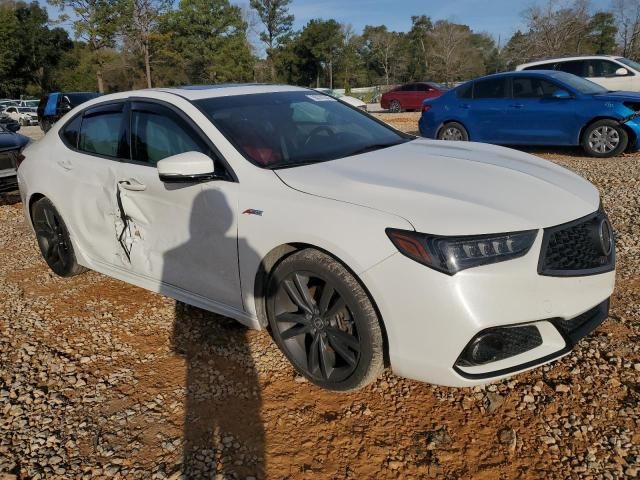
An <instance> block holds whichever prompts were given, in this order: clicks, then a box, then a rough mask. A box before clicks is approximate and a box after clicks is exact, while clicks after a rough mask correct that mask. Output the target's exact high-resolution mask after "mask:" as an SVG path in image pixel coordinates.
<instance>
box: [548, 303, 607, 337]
mask: <svg viewBox="0 0 640 480" xmlns="http://www.w3.org/2000/svg"><path fill="white" fill-rule="evenodd" d="M599 311H600V305H598V306H597V307H594V308H592V309H591V310H588V311H586V312H584V313H583V314H582V315H578V316H577V317H574V318H570V319H568V320H556V327H558V330H560V331H561V332H562V333H564V334H565V335H570V334H571V333H572V332H575V331H576V330H578V329H579V328H580V327H581V326H583V325H584V324H585V323H587V322H588V321H589V320H591V319H592V318H593V317H594V316H595V315H596V313H598V312H599Z"/></svg>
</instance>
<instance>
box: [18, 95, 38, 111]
mask: <svg viewBox="0 0 640 480" xmlns="http://www.w3.org/2000/svg"><path fill="white" fill-rule="evenodd" d="M39 104H40V99H37V98H36V99H25V100H20V106H21V107H31V108H35V109H37V108H38V105H39Z"/></svg>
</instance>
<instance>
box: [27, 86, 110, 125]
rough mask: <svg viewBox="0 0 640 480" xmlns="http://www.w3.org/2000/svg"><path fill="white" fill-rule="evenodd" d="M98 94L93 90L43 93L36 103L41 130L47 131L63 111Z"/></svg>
mask: <svg viewBox="0 0 640 480" xmlns="http://www.w3.org/2000/svg"><path fill="white" fill-rule="evenodd" d="M99 95H100V94H99V93H95V92H53V93H49V94H47V95H45V96H44V97H42V98H41V99H40V103H39V104H38V111H37V112H38V122H39V123H40V128H41V129H42V131H43V132H45V133H46V132H48V131H49V129H50V128H51V126H52V125H53V124H54V123H56V122H57V121H58V120H59V119H60V118H61V117H62V116H63V115H64V114H65V113H67V112H69V111H71V110H72V109H73V108H74V107H77V106H78V105H81V104H82V103H84V102H86V101H88V100H91V99H93V98H96V97H98V96H99Z"/></svg>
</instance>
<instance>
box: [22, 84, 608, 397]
mask: <svg viewBox="0 0 640 480" xmlns="http://www.w3.org/2000/svg"><path fill="white" fill-rule="evenodd" d="M294 89H295V87H280V86H249V85H248V86H238V87H229V88H214V89H208V90H206V89H203V90H175V91H162V90H148V91H141V92H127V93H121V94H115V95H110V96H106V97H100V98H98V99H95V100H92V101H90V102H87V103H86V104H83V105H82V106H81V107H78V108H77V109H75V110H74V111H72V112H70V113H69V114H68V116H67V117H66V118H70V116H72V115H74V113H75V112H77V111H79V110H81V109H85V108H87V107H89V106H91V105H94V104H99V103H102V102H105V101H109V100H113V99H125V98H129V97H135V98H139V97H145V98H149V99H157V100H162V101H164V102H167V103H170V104H172V105H173V106H174V107H175V108H177V109H179V110H181V111H182V112H183V113H184V114H185V115H187V116H189V117H190V118H191V119H192V120H193V121H194V122H195V123H196V124H197V125H198V126H199V127H200V129H201V130H202V132H203V133H204V134H205V135H206V136H207V137H208V138H209V139H211V141H212V143H213V144H214V145H215V147H216V148H217V150H218V151H219V152H220V154H221V156H222V157H223V158H224V159H225V160H226V162H227V163H228V164H229V165H230V166H231V168H232V170H233V172H234V174H235V177H237V181H226V180H212V181H209V182H204V183H200V184H196V185H193V184H189V185H182V186H181V185H179V184H165V183H163V182H161V181H160V180H159V177H158V172H157V169H156V168H155V167H151V166H148V165H145V166H141V165H136V164H131V163H120V162H117V161H113V160H107V159H103V158H96V157H89V156H87V155H85V154H80V153H76V152H74V151H72V150H70V149H69V148H67V147H66V146H65V145H64V144H63V143H62V141H61V140H60V137H59V135H58V131H59V129H60V128H62V127H63V126H64V125H65V123H66V119H65V118H63V119H62V120H60V121H59V122H57V123H56V125H54V126H53V128H52V129H51V131H50V132H48V133H47V135H46V136H45V137H44V139H43V140H41V141H40V142H37V143H35V144H32V145H31V146H29V147H28V149H27V150H26V151H25V155H26V157H27V159H26V160H25V161H24V162H23V164H22V165H21V167H20V169H19V172H18V178H19V182H20V191H21V195H22V199H23V203H24V206H25V214H26V215H27V218H28V219H29V220H30V216H29V211H28V209H29V202H30V200H31V199H32V198H33V195H34V194H35V195H44V196H46V197H48V198H50V199H51V201H52V202H53V204H54V205H55V206H56V207H57V209H58V210H59V212H60V214H61V216H62V217H63V218H64V219H65V221H66V224H67V227H68V229H69V231H70V235H71V239H72V242H73V244H74V247H75V250H76V252H77V255H78V260H79V262H80V263H81V264H82V265H85V266H87V267H89V268H92V269H95V270H97V271H100V272H102V273H105V274H107V275H111V276H113V277H115V278H118V279H121V280H124V281H126V282H129V283H132V284H135V285H139V286H141V287H143V288H147V289H150V290H153V291H157V292H161V293H164V294H166V295H169V296H171V297H173V298H176V299H179V300H181V301H184V302H187V303H190V304H193V305H196V306H198V307H201V308H205V309H208V310H212V311H215V312H218V313H221V314H223V315H228V316H231V317H233V318H235V319H237V320H239V321H241V322H242V323H244V324H246V325H248V326H251V327H254V328H260V327H261V325H260V320H259V314H260V312H259V309H258V308H257V305H256V301H257V300H258V299H256V298H255V293H256V291H257V288H256V285H255V281H256V274H257V272H258V271H259V268H260V265H261V263H262V262H264V260H265V258H266V257H268V255H269V254H270V253H271V252H273V251H275V250H276V249H279V248H282V247H283V246H287V245H293V246H296V245H300V244H304V245H311V246H313V247H315V248H319V249H322V250H324V251H326V252H329V253H330V254H331V255H333V256H334V257H335V258H337V259H339V260H340V261H342V262H343V263H344V264H345V265H347V266H348V267H349V269H350V270H351V271H352V272H353V273H354V274H355V275H356V276H357V277H358V278H359V279H360V281H361V282H362V283H363V285H364V286H365V288H366V289H367V291H368V292H369V293H370V294H371V297H372V300H373V302H374V303H375V304H376V306H377V307H378V309H379V312H380V314H381V317H382V321H383V322H384V326H385V331H386V333H387V335H388V340H389V354H390V358H391V366H392V368H393V370H394V371H396V372H397V373H398V374H400V375H404V376H407V377H411V378H416V379H419V380H426V381H430V382H434V383H440V384H446V385H461V386H465V385H472V384H476V383H485V382H486V381H488V380H491V378H489V379H484V380H482V381H480V380H477V381H475V380H468V379H466V378H463V377H461V376H460V375H458V374H457V373H456V372H455V371H454V370H453V368H452V366H453V364H454V362H455V360H456V358H457V356H458V355H459V354H460V351H461V349H462V348H463V347H464V346H465V344H466V343H467V342H469V340H470V339H471V338H472V337H473V336H474V335H475V334H476V333H477V332H478V331H480V330H482V329H484V328H487V327H491V326H499V325H509V324H514V323H519V322H537V321H542V320H544V319H549V318H553V317H560V318H571V317H572V316H575V315H578V314H580V313H582V312H584V311H586V310H588V309H590V308H591V307H593V306H595V305H597V304H598V303H600V302H602V301H603V300H604V299H606V298H607V297H608V296H610V294H611V291H612V289H613V281H614V272H611V273H607V274H601V275H594V276H589V277H577V278H553V277H543V276H540V275H538V274H537V271H536V266H537V262H538V258H539V256H540V248H541V241H542V239H541V237H542V232H541V230H540V229H541V228H544V227H548V226H552V225H557V224H561V223H564V222H567V221H570V220H574V219H576V218H579V217H582V216H584V215H587V214H589V213H591V212H593V211H595V210H596V209H597V208H598V202H599V196H598V193H597V191H596V190H595V188H594V187H593V186H592V185H591V184H589V183H588V182H586V181H585V180H583V179H581V178H580V177H578V176H576V175H574V174H573V173H571V172H569V171H567V170H565V169H562V168H560V167H558V166H556V165H553V164H551V163H550V162H545V161H542V160H540V159H537V158H535V157H533V156H531V155H527V154H523V153H519V152H514V151H512V150H508V149H504V148H499V147H493V146H488V145H479V144H455V143H442V142H429V141H424V140H415V141H412V142H410V143H408V144H404V145H402V146H398V147H393V148H389V149H384V150H380V151H377V152H372V153H367V154H363V155H359V156H354V157H349V158H345V159H339V160H334V161H330V162H326V163H324V164H319V165H310V166H302V167H297V168H290V169H284V170H278V171H271V170H266V169H261V168H259V167H256V166H254V165H252V164H251V163H249V162H248V161H247V160H246V159H245V158H244V157H242V156H241V155H240V153H239V152H238V151H237V150H236V149H235V148H234V147H233V145H231V144H230V143H229V141H228V140H227V139H226V138H225V137H224V136H223V135H222V134H221V133H220V132H219V131H218V130H217V129H216V128H215V126H214V125H213V124H212V123H211V122H210V121H209V120H208V119H207V118H206V117H205V116H204V115H203V114H202V113H201V112H200V111H199V110H198V109H197V108H196V107H195V106H194V105H193V104H192V103H191V102H190V100H195V99H199V98H210V97H213V96H221V95H230V94H233V95H235V94H251V93H264V92H275V91H288V90H294ZM121 182H129V183H128V185H133V187H134V188H125V185H123V184H122V183H121ZM140 186H142V187H144V188H142V187H140ZM138 187H140V188H138ZM118 195H119V200H120V203H121V205H122V207H123V208H124V210H125V211H126V213H127V216H128V219H129V222H130V224H129V225H128V230H127V231H126V233H125V235H124V236H122V232H123V227H124V225H123V223H122V215H121V210H120V208H121V207H120V205H119V203H118ZM256 212H257V214H255V213H256ZM387 228H397V229H405V230H411V229H413V228H415V229H417V230H419V231H421V232H425V233H433V234H441V235H461V234H481V233H500V232H508V231H515V230H528V229H536V230H539V232H538V236H537V238H536V241H535V244H534V245H533V247H532V248H531V249H530V251H529V252H528V253H527V254H526V255H525V256H524V257H521V258H518V259H515V260H511V261H506V262H502V263H498V264H494V265H487V266H483V267H477V268H472V269H469V270H464V271H462V272H459V273H458V274H456V275H454V276H448V275H445V274H442V273H439V272H437V271H435V270H432V269H430V268H428V267H425V266H424V265H421V264H419V263H416V262H414V261H412V260H409V259H408V258H406V257H404V256H402V255H401V254H399V253H398V251H397V249H396V247H395V246H394V245H393V244H392V243H391V242H390V241H389V239H388V237H387V235H386V234H385V229H387ZM119 240H123V241H124V243H125V245H127V246H128V248H129V254H130V259H129V260H130V262H129V263H128V262H127V261H125V258H124V257H123V249H122V248H121V246H122V245H119V244H118V241H119ZM292 248H293V247H292ZM544 323H545V322H543V323H541V324H540V325H541V326H540V330H541V332H543V336H544V344H543V345H542V346H540V347H538V349H536V350H535V351H531V352H527V354H525V355H528V356H529V357H531V356H534V357H536V358H540V357H542V356H544V355H545V354H546V353H548V352H549V351H552V350H554V349H556V350H557V349H558V348H562V347H563V346H561V345H560V344H561V341H560V340H558V335H557V332H556V334H555V335H554V332H553V327H550V326H545V325H544ZM547 323H548V322H547ZM527 358H528V357H527ZM522 359H523V358H516V359H515V360H516V363H517V361H518V360H522ZM512 360H513V359H510V360H507V361H505V362H507V363H506V364H505V366H509V365H508V364H509V363H510V362H511V363H510V364H511V365H513V364H514V363H513V362H512ZM481 369H482V367H481Z"/></svg>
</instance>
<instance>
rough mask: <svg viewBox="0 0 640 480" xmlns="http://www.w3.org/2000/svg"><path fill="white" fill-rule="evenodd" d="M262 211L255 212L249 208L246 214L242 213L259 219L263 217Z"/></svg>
mask: <svg viewBox="0 0 640 480" xmlns="http://www.w3.org/2000/svg"><path fill="white" fill-rule="evenodd" d="M262 213H263V212H262V210H255V209H253V208H247V209H246V210H245V211H244V212H242V214H243V215H257V216H259V217H261V216H262Z"/></svg>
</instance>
